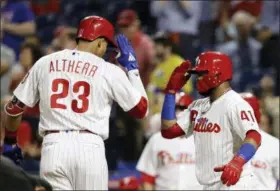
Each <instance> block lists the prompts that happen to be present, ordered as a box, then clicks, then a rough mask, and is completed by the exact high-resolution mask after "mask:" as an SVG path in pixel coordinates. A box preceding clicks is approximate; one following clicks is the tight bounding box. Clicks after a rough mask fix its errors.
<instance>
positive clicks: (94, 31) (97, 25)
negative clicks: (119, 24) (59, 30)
mask: <svg viewBox="0 0 280 191" xmlns="http://www.w3.org/2000/svg"><path fill="white" fill-rule="evenodd" d="M99 37H103V38H105V39H106V40H107V41H108V42H109V43H110V44H111V45H113V46H114V47H117V46H116V43H115V42H114V27H113V25H112V24H111V23H110V22H109V21H108V20H107V19H105V18H103V17H99V16H88V17H85V18H84V19H83V20H81V22H80V26H79V29H78V32H77V39H84V40H89V41H93V40H95V39H97V38H99Z"/></svg>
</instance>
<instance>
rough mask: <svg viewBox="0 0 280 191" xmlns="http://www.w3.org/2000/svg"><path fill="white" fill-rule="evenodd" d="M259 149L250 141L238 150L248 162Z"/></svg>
mask: <svg viewBox="0 0 280 191" xmlns="http://www.w3.org/2000/svg"><path fill="white" fill-rule="evenodd" d="M256 151H257V149H256V148H255V146H254V145H252V144H250V143H244V144H243V145H242V146H241V147H240V149H239V151H238V153H237V154H238V155H239V156H241V157H242V158H244V159H245V161H246V162H248V161H249V160H250V159H251V158H252V157H253V156H254V154H255V153H256Z"/></svg>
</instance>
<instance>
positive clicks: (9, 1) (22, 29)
mask: <svg viewBox="0 0 280 191" xmlns="http://www.w3.org/2000/svg"><path fill="white" fill-rule="evenodd" d="M1 27H2V28H3V31H4V38H3V43H4V44H6V45H7V46H9V47H10V48H12V49H13V50H14V51H15V54H16V59H17V60H18V56H19V50H20V45H21V43H22V42H23V41H24V37H26V36H28V35H32V34H35V30H36V25H35V22H34V15H33V12H32V11H31V9H30V8H29V6H28V4H27V3H26V2H25V1H21V0H2V1H1Z"/></svg>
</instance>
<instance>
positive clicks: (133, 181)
mask: <svg viewBox="0 0 280 191" xmlns="http://www.w3.org/2000/svg"><path fill="white" fill-rule="evenodd" d="M138 188H139V181H138V180H137V178H136V177H134V176H128V177H125V178H123V179H121V180H120V187H119V189H120V190H137V189H138Z"/></svg>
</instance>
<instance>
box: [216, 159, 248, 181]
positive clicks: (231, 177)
mask: <svg viewBox="0 0 280 191" xmlns="http://www.w3.org/2000/svg"><path fill="white" fill-rule="evenodd" d="M245 163H246V161H245V159H244V158H242V157H241V156H239V155H235V156H234V157H233V159H232V160H231V161H230V162H229V163H228V164H226V165H223V166H221V167H216V168H214V171H215V172H223V173H222V176H221V181H222V182H223V184H226V185H227V186H231V185H235V184H236V183H237V182H238V180H239V178H240V175H241V172H242V170H243V169H242V168H243V165H244V164H245Z"/></svg>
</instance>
